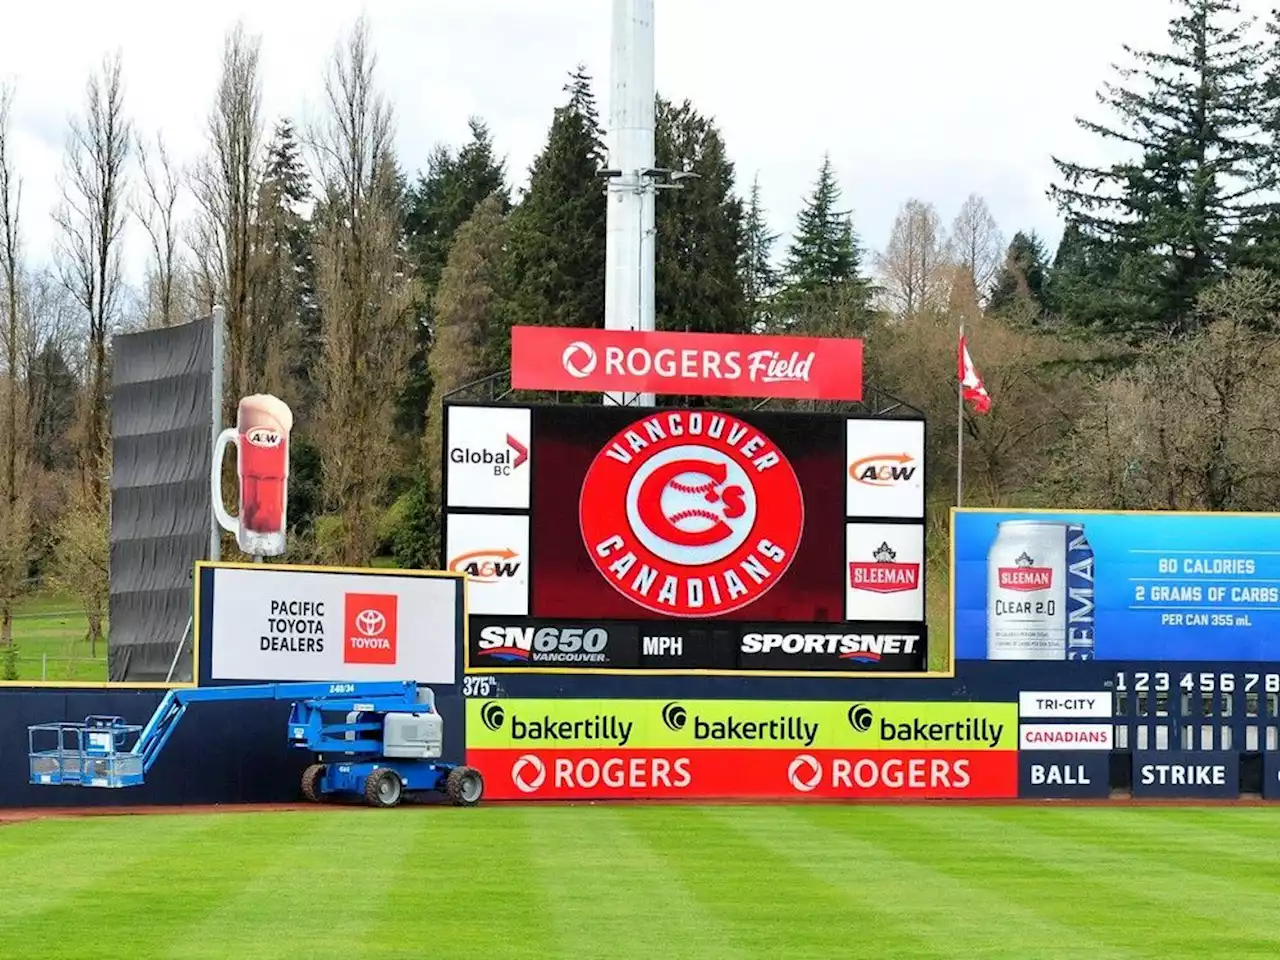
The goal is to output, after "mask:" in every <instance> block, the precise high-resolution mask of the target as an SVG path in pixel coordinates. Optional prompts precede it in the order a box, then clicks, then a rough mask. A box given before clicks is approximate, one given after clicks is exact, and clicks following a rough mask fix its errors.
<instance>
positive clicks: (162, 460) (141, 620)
mask: <svg viewBox="0 0 1280 960" xmlns="http://www.w3.org/2000/svg"><path fill="white" fill-rule="evenodd" d="M111 349H112V383H111V451H112V452H111V566H110V571H111V573H110V577H111V595H110V633H109V635H108V647H107V650H108V653H107V668H108V675H109V677H110V679H111V680H112V681H116V682H119V681H135V682H136V681H147V680H164V679H165V677H166V676H167V674H168V673H169V666H170V664H171V663H172V661H173V655H174V652H175V650H176V648H177V645H178V644H179V643H180V642H181V641H182V637H183V634H184V632H185V631H186V628H187V621H188V618H189V617H190V616H191V602H192V575H193V572H194V569H195V563H196V561H197V560H205V559H208V557H209V523H210V520H209V517H210V511H211V504H210V493H209V467H210V458H211V457H212V455H213V442H212V431H213V397H212V389H213V375H212V367H213V320H212V318H209V317H206V318H204V319H201V320H196V321H194V322H192V323H186V324H182V325H181V326H176V327H165V328H162V329H158V330H146V331H143V332H141V333H130V334H124V335H121V336H117V337H113V338H112V341H111ZM191 676H192V664H191V657H190V654H189V652H186V651H184V653H183V656H182V659H180V660H179V662H178V668H177V670H176V671H175V675H174V679H175V680H190V679H191Z"/></svg>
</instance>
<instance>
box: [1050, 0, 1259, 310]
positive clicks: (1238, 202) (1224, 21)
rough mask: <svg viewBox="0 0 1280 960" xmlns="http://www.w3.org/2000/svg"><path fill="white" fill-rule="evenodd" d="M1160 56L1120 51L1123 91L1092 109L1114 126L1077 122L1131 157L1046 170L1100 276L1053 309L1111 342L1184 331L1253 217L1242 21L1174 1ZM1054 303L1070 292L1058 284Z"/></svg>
mask: <svg viewBox="0 0 1280 960" xmlns="http://www.w3.org/2000/svg"><path fill="white" fill-rule="evenodd" d="M1176 2H1177V3H1178V5H1179V7H1180V8H1181V10H1180V11H1179V13H1178V15H1177V16H1175V17H1174V18H1173V19H1172V21H1171V23H1170V25H1169V39H1170V46H1171V49H1170V50H1168V51H1164V52H1155V51H1133V50H1129V48H1126V50H1129V52H1130V53H1131V54H1132V55H1133V58H1134V60H1135V61H1136V66H1134V67H1133V68H1131V69H1128V70H1123V71H1121V73H1120V76H1121V79H1122V82H1124V83H1127V84H1129V85H1117V84H1107V85H1105V87H1104V92H1103V93H1102V94H1100V95H1099V99H1100V100H1101V101H1102V102H1103V103H1104V104H1106V105H1107V106H1108V107H1110V108H1111V109H1112V110H1113V111H1114V112H1115V113H1116V114H1117V116H1118V119H1119V123H1118V125H1116V126H1108V125H1106V124H1103V123H1096V122H1092V121H1087V120H1082V119H1078V120H1077V123H1078V124H1079V125H1080V126H1081V127H1083V128H1084V129H1085V130H1088V131H1090V132H1092V133H1095V134H1097V135H1098V136H1099V137H1101V138H1103V139H1104V140H1107V141H1119V142H1120V143H1122V144H1127V145H1129V146H1130V147H1131V148H1133V149H1134V151H1135V153H1136V156H1135V157H1132V158H1130V159H1128V160H1125V161H1122V162H1118V163H1115V164H1113V165H1111V166H1109V167H1103V168H1096V167H1090V166H1085V165H1082V164H1076V163H1069V162H1066V161H1062V160H1059V159H1057V158H1055V159H1054V162H1055V164H1056V165H1057V167H1058V170H1059V172H1060V173H1061V175H1062V180H1063V183H1062V184H1060V185H1055V186H1053V187H1052V188H1051V190H1050V195H1051V196H1052V197H1053V198H1054V199H1055V200H1056V201H1057V203H1058V205H1059V207H1060V208H1061V209H1062V211H1063V212H1064V213H1066V214H1067V215H1068V218H1069V220H1070V221H1071V222H1072V223H1074V224H1075V225H1076V226H1078V227H1079V230H1080V233H1081V235H1082V237H1084V238H1086V239H1088V240H1094V241H1099V242H1101V243H1102V244H1104V245H1106V246H1107V247H1108V248H1109V250H1108V251H1107V258H1108V259H1110V260H1112V261H1113V264H1112V266H1113V269H1112V270H1111V271H1110V273H1109V275H1103V276H1098V277H1096V278H1094V283H1093V288H1094V289H1095V290H1099V291H1100V292H1101V293H1102V294H1103V297H1104V300H1105V301H1106V304H1105V307H1104V309H1103V310H1102V311H1101V312H1099V311H1098V310H1097V307H1098V304H1097V303H1095V302H1094V295H1093V294H1092V293H1089V292H1088V290H1089V288H1088V287H1087V286H1086V287H1082V288H1079V289H1076V290H1074V292H1075V293H1080V294H1081V295H1085V301H1084V302H1078V301H1076V300H1075V299H1074V298H1073V297H1070V296H1068V298H1067V299H1065V300H1063V302H1062V304H1061V306H1062V309H1063V311H1064V313H1065V315H1066V317H1067V318H1068V319H1069V320H1072V321H1075V322H1078V323H1080V322H1091V323H1095V324H1098V325H1100V326H1103V327H1105V328H1109V329H1110V330H1112V331H1115V332H1123V333H1128V334H1139V333H1141V332H1142V331H1143V330H1146V329H1149V328H1153V327H1154V328H1164V329H1171V330H1180V329H1181V330H1185V329H1187V328H1188V327H1189V326H1190V325H1191V324H1192V323H1193V321H1194V310H1193V305H1194V301H1195V298H1196V296H1197V295H1198V294H1199V293H1200V291H1202V290H1203V289H1205V288H1206V287H1207V286H1208V285H1209V284H1211V283H1212V282H1213V281H1214V280H1215V279H1217V278H1218V277H1219V276H1220V275H1221V273H1222V270H1223V268H1224V265H1225V263H1226V260H1227V254H1228V248H1229V244H1230V240H1231V236H1232V234H1233V233H1234V231H1235V229H1236V228H1237V227H1238V226H1239V225H1240V223H1241V222H1242V221H1244V220H1247V219H1248V218H1249V217H1251V216H1252V215H1253V213H1254V211H1255V210H1256V203H1257V187H1258V184H1257V180H1256V173H1257V170H1258V163H1259V160H1260V159H1261V148H1260V145H1259V143H1258V138H1257V132H1258V121H1259V116H1260V111H1261V109H1262V108H1263V106H1264V96H1263V91H1262V89H1261V87H1260V85H1259V82H1258V79H1257V74H1258V71H1259V68H1260V66H1261V63H1262V55H1261V50H1262V45H1261V44H1260V43H1257V42H1253V41H1250V40H1248V39H1247V34H1248V31H1249V28H1250V26H1251V23H1252V18H1245V17H1242V16H1241V14H1240V11H1239V5H1238V2H1237V0H1176ZM1062 292H1063V293H1071V292H1073V288H1072V286H1071V285H1068V287H1067V288H1066V290H1064V291H1062Z"/></svg>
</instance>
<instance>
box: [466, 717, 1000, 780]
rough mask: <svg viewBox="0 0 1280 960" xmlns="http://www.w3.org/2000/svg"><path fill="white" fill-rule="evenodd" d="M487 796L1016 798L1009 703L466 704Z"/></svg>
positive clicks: (472, 757) (471, 749)
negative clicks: (483, 774)
mask: <svg viewBox="0 0 1280 960" xmlns="http://www.w3.org/2000/svg"><path fill="white" fill-rule="evenodd" d="M467 762H468V763H470V764H472V765H475V766H477V767H479V768H480V769H483V770H484V771H485V780H486V789H487V791H488V794H489V796H491V797H492V798H493V799H509V800H521V799H524V800H538V799H546V800H566V799H590V798H614V799H648V798H652V799H661V798H689V799H694V798H706V799H714V798H726V799H727V798H761V799H764V798H788V797H789V798H792V799H803V798H804V797H806V796H812V797H845V798H857V797H864V798H895V797H903V798H905V797H919V798H942V797H991V798H1009V797H1016V796H1017V793H1018V705H1017V704H1016V703H1007V704H1006V703H998V704H990V703H957V702H939V703H906V702H896V701H894V702H883V703H847V702H822V701H767V700H671V701H664V700H585V699H584V700H577V699H574V700H522V699H500V700H479V699H474V700H468V701H467Z"/></svg>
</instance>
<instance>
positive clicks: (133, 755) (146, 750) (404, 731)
mask: <svg viewBox="0 0 1280 960" xmlns="http://www.w3.org/2000/svg"><path fill="white" fill-rule="evenodd" d="M248 700H289V701H292V704H293V706H292V709H291V711H290V715H289V725H288V741H289V744H290V746H293V747H298V748H301V749H305V750H310V751H311V752H313V753H315V754H317V755H318V756H317V759H318V760H319V762H317V763H313V764H312V765H311V766H309V767H308V768H307V770H306V772H305V773H304V774H303V777H302V792H303V794H304V795H305V796H307V797H308V798H309V799H312V800H319V799H321V797H322V796H326V795H329V794H341V793H357V794H360V793H362V794H363V795H364V797H365V799H366V800H367V802H369V803H371V804H373V805H375V806H395V805H396V804H397V803H399V802H400V799H401V794H402V793H403V791H405V790H436V791H441V792H444V793H447V794H449V796H450V797H451V799H453V801H454V802H455V803H456V804H458V805H460V806H471V805H473V804H475V803H478V802H479V800H480V796H481V794H482V793H483V781H482V779H481V777H480V773H479V771H477V770H473V769H472V768H470V767H464V766H460V765H458V764H455V763H447V762H442V761H440V760H438V759H437V758H439V757H440V755H441V751H442V749H443V721H442V720H441V718H440V715H439V713H438V712H437V711H436V709H435V695H434V694H433V693H432V691H431V690H430V688H428V687H420V686H418V684H417V683H415V682H414V681H412V680H403V681H367V682H356V683H330V682H323V683H271V684H253V685H246V686H230V687H195V688H192V689H176V690H170V691H168V692H167V693H166V694H165V695H164V698H163V699H162V700H161V701H160V704H159V706H157V707H156V710H155V712H154V713H153V714H152V715H151V719H150V720H148V721H147V722H146V724H144V725H142V726H137V725H131V724H128V723H126V722H125V720H124V719H123V718H121V717H113V716H99V715H94V716H89V717H86V718H85V720H84V722H83V723H48V724H37V725H35V726H32V727H29V728H28V738H29V763H30V774H31V782H32V783H35V784H41V785H56V784H69V785H75V786H85V787H129V786H137V785H139V784H141V783H142V782H143V779H144V777H145V775H146V774H147V773H148V772H149V771H150V770H151V768H152V766H153V765H154V764H155V762H156V760H157V759H158V758H159V756H160V753H161V751H162V750H163V749H164V748H165V745H166V744H167V743H168V742H169V739H170V737H172V736H173V732H174V730H175V729H177V726H178V723H179V721H181V719H182V716H183V714H185V713H186V711H187V707H188V706H190V705H191V704H193V703H209V702H219V701H248ZM326 714H341V715H343V716H342V718H341V720H340V722H327V720H326V717H325V715H326ZM330 719H331V720H337V719H338V718H330ZM49 734H54V735H55V736H56V747H55V748H54V749H47V748H46V749H37V745H36V740H37V738H38V737H39V738H42V739H44V740H45V741H46V742H47V739H48V735H49ZM135 734H136V736H137V739H136V740H135V741H134V742H133V744H132V746H129V745H128V741H129V739H130V738H131V737H132V736H133V735H135Z"/></svg>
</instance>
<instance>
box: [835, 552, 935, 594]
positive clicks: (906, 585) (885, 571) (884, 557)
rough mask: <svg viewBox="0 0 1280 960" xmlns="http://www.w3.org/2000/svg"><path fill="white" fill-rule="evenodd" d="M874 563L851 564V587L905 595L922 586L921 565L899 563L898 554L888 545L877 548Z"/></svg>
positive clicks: (853, 562)
mask: <svg viewBox="0 0 1280 960" xmlns="http://www.w3.org/2000/svg"><path fill="white" fill-rule="evenodd" d="M871 556H872V557H873V558H874V559H873V561H872V562H870V563H867V562H865V561H852V562H850V564H849V586H851V587H852V588H853V589H854V590H867V591H870V592H871V593H903V592H905V591H907V590H915V589H917V588H918V587H919V586H920V564H918V563H898V562H897V558H898V554H897V553H895V552H894V550H893V548H891V547H890V546H889V544H888V543H882V544H880V546H878V547H876V550H875V552H874V553H873V554H872V555H871Z"/></svg>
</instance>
